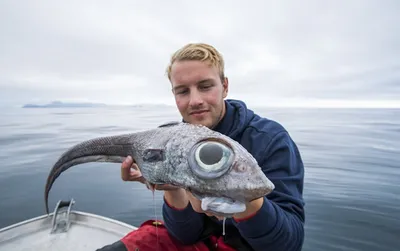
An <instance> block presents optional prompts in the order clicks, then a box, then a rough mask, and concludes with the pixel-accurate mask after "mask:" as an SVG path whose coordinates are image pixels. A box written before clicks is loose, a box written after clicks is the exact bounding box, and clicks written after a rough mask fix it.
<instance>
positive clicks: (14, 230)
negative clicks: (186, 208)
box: [0, 199, 137, 251]
mask: <svg viewBox="0 0 400 251" xmlns="http://www.w3.org/2000/svg"><path fill="white" fill-rule="evenodd" d="M74 204H75V201H74V199H70V200H68V201H64V200H59V201H58V203H57V204H56V206H55V208H54V211H53V212H52V213H49V214H45V215H41V216H38V217H35V218H32V219H28V220H25V221H22V222H19V223H16V224H13V225H10V226H7V227H5V228H2V229H0V250H1V251H3V250H4V251H10V250H13V251H14V250H15V251H18V250H21V251H22V250H42V251H47V250H60V251H63V250H75V251H79V250H96V249H98V248H101V247H103V246H105V245H108V244H111V243H114V242H115V241H117V240H119V239H121V238H122V237H123V236H125V235H126V234H127V233H129V232H131V231H133V230H136V229H137V227H135V226H132V225H129V224H126V223H124V222H121V221H118V220H114V219H111V218H107V217H103V216H100V215H97V214H91V213H87V212H82V211H76V210H73V209H72V206H73V205H74Z"/></svg>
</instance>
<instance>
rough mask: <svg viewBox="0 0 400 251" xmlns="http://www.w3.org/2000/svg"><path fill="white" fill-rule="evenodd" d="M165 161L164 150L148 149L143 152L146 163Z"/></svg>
mask: <svg viewBox="0 0 400 251" xmlns="http://www.w3.org/2000/svg"><path fill="white" fill-rule="evenodd" d="M164 160H165V152H164V149H157V148H156V149H152V148H148V149H146V150H144V151H143V161H146V162H158V161H164Z"/></svg>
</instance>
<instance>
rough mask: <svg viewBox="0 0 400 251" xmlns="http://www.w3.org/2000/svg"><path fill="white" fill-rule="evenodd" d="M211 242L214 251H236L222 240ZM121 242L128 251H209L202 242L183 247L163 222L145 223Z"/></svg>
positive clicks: (212, 238) (214, 239)
mask: <svg viewBox="0 0 400 251" xmlns="http://www.w3.org/2000/svg"><path fill="white" fill-rule="evenodd" d="M211 240H212V243H216V244H214V245H213V246H215V247H216V249H215V250H213V251H235V249H233V248H231V247H229V246H227V245H226V244H225V243H224V242H223V240H222V238H217V237H214V236H212V237H211ZM121 241H122V242H123V243H124V244H125V246H126V248H127V250H128V251H137V250H140V251H209V249H208V247H207V246H206V245H205V244H204V243H202V242H198V243H196V244H194V245H182V244H181V243H180V242H179V241H177V240H175V239H174V238H173V237H171V236H170V235H169V234H168V232H167V229H166V228H165V226H164V224H163V222H162V221H157V222H156V221H153V220H148V221H145V222H143V223H142V224H141V225H140V227H139V228H138V229H137V230H134V231H132V232H130V233H128V234H127V235H126V236H124V237H123V238H122V239H121Z"/></svg>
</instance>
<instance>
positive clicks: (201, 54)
mask: <svg viewBox="0 0 400 251" xmlns="http://www.w3.org/2000/svg"><path fill="white" fill-rule="evenodd" d="M184 60H199V61H202V62H208V63H209V64H210V65H211V66H214V67H216V68H217V69H218V71H219V75H220V78H221V80H222V81H223V80H224V78H225V73H224V71H225V63H224V58H223V57H222V55H221V53H219V52H218V51H217V50H216V49H215V48H214V47H213V46H211V45H209V44H205V43H189V44H187V45H185V46H183V47H182V48H180V49H179V50H177V51H176V52H175V53H174V54H173V55H172V56H171V59H170V63H169V65H168V67H167V70H166V73H167V75H168V79H169V80H171V68H172V65H173V63H174V62H176V61H184Z"/></svg>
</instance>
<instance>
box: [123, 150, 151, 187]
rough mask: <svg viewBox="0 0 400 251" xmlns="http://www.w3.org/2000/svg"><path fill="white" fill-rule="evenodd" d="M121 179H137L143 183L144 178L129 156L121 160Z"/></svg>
mask: <svg viewBox="0 0 400 251" xmlns="http://www.w3.org/2000/svg"><path fill="white" fill-rule="evenodd" d="M121 179H122V180H123V181H139V182H141V183H143V184H145V179H144V178H143V176H142V173H141V172H140V170H139V167H138V166H137V165H136V163H135V162H134V161H133V159H132V157H131V156H128V157H126V159H125V160H124V162H122V165H121Z"/></svg>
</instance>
